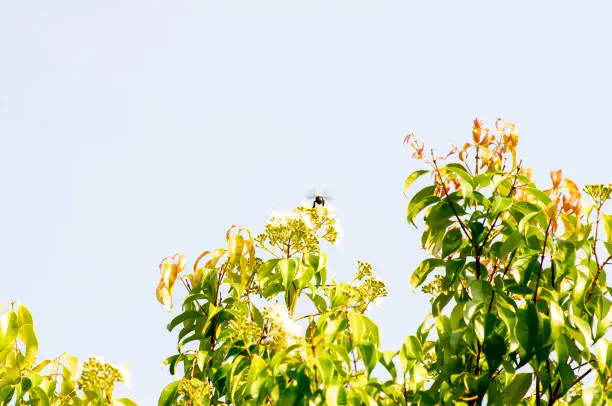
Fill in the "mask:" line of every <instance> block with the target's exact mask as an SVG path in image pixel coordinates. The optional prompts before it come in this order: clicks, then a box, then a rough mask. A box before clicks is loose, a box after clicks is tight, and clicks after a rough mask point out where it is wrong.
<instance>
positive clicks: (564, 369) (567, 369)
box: [557, 363, 576, 396]
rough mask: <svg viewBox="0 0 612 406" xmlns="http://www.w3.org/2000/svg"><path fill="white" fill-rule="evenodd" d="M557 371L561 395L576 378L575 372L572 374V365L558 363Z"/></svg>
mask: <svg viewBox="0 0 612 406" xmlns="http://www.w3.org/2000/svg"><path fill="white" fill-rule="evenodd" d="M557 371H558V374H559V377H560V378H561V394H560V395H561V396H563V395H565V393H566V392H567V391H568V389H569V388H570V387H571V386H572V384H573V383H574V380H575V379H576V374H574V370H573V369H572V367H571V366H569V365H567V364H565V363H563V364H561V365H559V367H558V368H557Z"/></svg>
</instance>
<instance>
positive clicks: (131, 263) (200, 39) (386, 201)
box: [0, 0, 612, 405]
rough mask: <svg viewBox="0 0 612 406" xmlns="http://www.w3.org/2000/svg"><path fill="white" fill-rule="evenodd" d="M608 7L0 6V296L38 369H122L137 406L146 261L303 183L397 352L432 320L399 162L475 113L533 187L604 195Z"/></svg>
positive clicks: (162, 318) (157, 336) (264, 209)
mask: <svg viewBox="0 0 612 406" xmlns="http://www.w3.org/2000/svg"><path fill="white" fill-rule="evenodd" d="M610 15H612V10H611V9H610V8H609V7H608V6H607V5H606V2H604V1H601V2H560V1H555V2H534V1H530V2H524V1H512V2H505V3H503V4H502V3H501V2H491V1H489V2H484V1H483V2H469V1H448V2H434V1H429V2H426V1H422V2H406V1H370V2H365V1H358V0H351V1H329V0H328V1H300V2H290V1H255V2H253V1H250V2H247V1H242V2H238V1H224V2H214V3H213V2H208V1H203V0H200V1H172V2H170V1H164V2H162V1H151V0H146V1H145V0H132V1H111V0H106V1H98V2H93V1H89V2H84V1H76V0H72V1H69V0H65V1H40V0H39V1H29V2H28V1H20V2H18V1H10V0H4V1H0V154H1V158H0V181H1V185H2V190H3V192H4V197H3V198H2V206H1V210H0V230H1V233H0V247H1V248H0V253H1V254H2V278H1V281H2V282H1V284H0V301H4V300H8V299H15V300H18V301H21V302H23V303H25V304H26V305H27V306H29V308H30V309H31V310H32V312H33V314H34V317H35V322H36V329H37V332H38V335H39V338H40V341H41V355H42V356H44V357H51V356H54V355H55V354H58V353H60V352H62V351H68V352H71V353H72V354H74V355H76V356H78V357H80V358H84V357H86V356H87V355H92V354H96V355H100V356H103V357H104V358H105V359H108V360H110V361H112V362H115V363H121V362H126V363H129V364H130V365H131V366H132V370H133V377H132V388H131V390H130V395H131V396H132V397H133V398H134V399H135V400H137V401H139V402H140V403H141V404H143V405H152V404H156V401H157V397H158V394H159V392H160V391H161V389H162V387H163V385H164V384H165V383H166V382H167V381H168V380H169V379H170V378H169V377H168V374H167V372H166V370H165V369H163V368H162V367H161V363H162V360H163V359H164V358H165V357H166V356H168V355H171V354H173V353H174V351H175V336H174V335H172V334H170V333H168V332H167V331H166V329H165V325H166V323H167V322H168V321H169V320H170V318H171V316H170V315H169V314H168V313H166V312H165V310H164V309H163V307H162V306H160V305H158V304H157V303H156V301H155V294H154V290H155V285H156V283H157V280H158V270H157V264H158V263H159V260H160V259H161V258H162V257H163V256H166V255H171V254H173V253H175V252H177V251H179V252H182V253H184V254H185V255H187V256H188V258H189V260H190V261H193V259H194V258H195V256H196V255H197V254H199V253H200V252H201V251H203V250H207V249H211V248H215V247H218V246H221V245H222V244H223V243H224V232H225V230H226V229H227V227H229V226H230V225H232V224H240V225H243V226H247V227H251V228H252V229H254V230H256V231H258V230H260V229H261V226H262V225H263V223H264V221H265V220H266V218H267V217H268V215H269V213H270V212H271V211H272V210H287V209H290V208H291V207H292V206H294V205H295V204H298V203H299V202H300V201H302V200H303V198H304V195H305V194H306V193H307V192H308V190H309V189H310V188H311V187H313V186H321V187H325V188H327V189H329V190H330V191H331V193H332V194H333V197H334V198H335V200H334V204H335V206H336V208H337V210H338V216H339V218H340V221H341V223H342V225H343V227H344V230H345V238H344V241H343V243H342V245H341V247H340V248H338V249H332V250H330V251H329V255H330V257H331V263H332V265H333V269H331V270H330V273H331V274H332V275H336V276H337V277H338V278H348V277H349V275H350V274H352V272H353V270H354V262H355V260H356V259H357V258H360V259H364V260H368V261H370V262H371V263H372V264H373V265H374V267H375V269H376V270H377V271H378V273H379V274H380V275H381V276H382V277H383V278H384V279H385V280H386V281H387V282H389V287H390V291H391V295H390V297H388V298H387V299H386V300H385V301H384V302H383V304H382V305H381V307H380V308H377V309H375V310H374V311H373V312H372V313H371V315H372V317H373V318H374V319H375V320H376V321H377V322H378V323H379V324H380V326H381V331H382V334H383V342H384V344H385V345H386V346H387V347H388V348H398V347H399V345H400V343H401V342H402V341H403V339H404V338H405V336H406V335H407V334H409V333H411V332H414V330H415V329H416V326H417V325H418V323H419V322H420V320H421V319H422V317H423V316H424V315H425V314H426V313H427V311H428V307H427V302H426V300H425V299H424V298H423V297H422V296H420V295H417V294H414V293H412V291H411V289H410V287H409V278H410V273H411V271H412V270H413V269H414V267H415V266H416V264H417V262H418V259H419V258H420V257H421V255H422V254H421V253H420V252H419V242H418V239H419V234H418V231H415V230H414V229H410V228H409V227H408V225H407V223H406V220H405V217H404V211H405V206H406V201H405V199H404V198H403V197H402V194H401V192H402V184H403V181H404V179H405V177H406V176H407V175H408V174H409V172H411V171H412V170H414V169H416V168H417V164H416V163H415V162H414V161H412V160H411V159H410V153H409V151H408V150H407V149H406V148H404V147H403V146H402V139H403V137H404V136H405V134H406V133H407V132H408V131H409V130H411V129H414V130H415V131H416V133H417V135H419V136H422V137H425V138H426V140H427V142H428V143H429V144H430V145H433V146H435V147H437V148H438V149H439V150H443V149H446V148H447V146H448V144H449V143H450V142H455V143H458V144H459V143H462V142H464V141H466V139H467V137H470V128H471V121H472V119H473V118H474V117H475V116H478V117H479V118H482V119H484V120H486V121H487V122H488V123H490V124H493V122H494V121H495V119H496V118H497V117H500V116H501V117H503V118H505V119H507V120H509V121H512V122H515V123H516V124H517V125H518V128H519V132H520V136H521V139H520V145H519V155H521V156H522V157H523V159H524V162H525V164H526V165H528V166H532V167H534V168H535V170H536V176H537V178H538V179H541V180H544V181H546V180H547V179H548V171H549V170H550V169H556V168H558V167H563V168H564V170H565V173H566V174H567V175H568V176H569V177H571V178H573V179H574V180H575V181H577V182H578V183H579V184H580V185H583V184H584V183H585V182H608V181H610V180H611V179H610V176H609V173H610V169H609V168H610V165H609V156H610V148H611V147H612V142H611V141H610V136H611V130H610V124H609V119H610V113H611V112H612V101H611V100H612V99H611V98H612V96H611V94H612V86H611V68H612V56H611V55H612V52H611V48H612V47H611V45H610V44H611V40H610V39H611V38H612V28H611V27H612V25H611V24H610V21H609V19H610Z"/></svg>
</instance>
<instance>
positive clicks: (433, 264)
mask: <svg viewBox="0 0 612 406" xmlns="http://www.w3.org/2000/svg"><path fill="white" fill-rule="evenodd" d="M444 265H445V262H444V260H442V259H438V258H427V259H426V260H424V261H423V262H421V263H420V264H419V266H418V267H417V269H415V270H414V272H413V273H412V277H411V278H410V284H411V285H412V289H416V288H417V287H419V286H420V285H421V284H422V283H423V282H424V281H425V278H427V275H429V273H430V272H431V271H433V270H434V269H436V268H440V267H443V266H444Z"/></svg>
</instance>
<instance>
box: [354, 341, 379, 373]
mask: <svg viewBox="0 0 612 406" xmlns="http://www.w3.org/2000/svg"><path fill="white" fill-rule="evenodd" d="M357 352H358V353H359V356H360V357H361V359H362V360H363V363H364V365H365V367H366V370H367V371H368V375H369V374H371V373H372V370H373V369H374V367H375V366H376V363H377V362H378V353H377V351H376V348H375V347H374V344H372V343H362V344H357Z"/></svg>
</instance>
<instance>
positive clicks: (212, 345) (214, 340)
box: [208, 269, 225, 367]
mask: <svg viewBox="0 0 612 406" xmlns="http://www.w3.org/2000/svg"><path fill="white" fill-rule="evenodd" d="M224 274H225V270H224V269H221V270H220V272H219V276H218V277H217V292H216V294H215V307H218V306H219V301H220V299H221V281H222V280H223V276H224ZM218 323H219V314H218V313H217V314H215V315H214V316H213V321H212V333H211V336H210V352H211V353H212V352H214V351H215V346H216V345H217V325H218ZM213 360H214V357H212V356H211V357H210V362H209V363H208V365H209V366H210V367H212V364H213Z"/></svg>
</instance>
